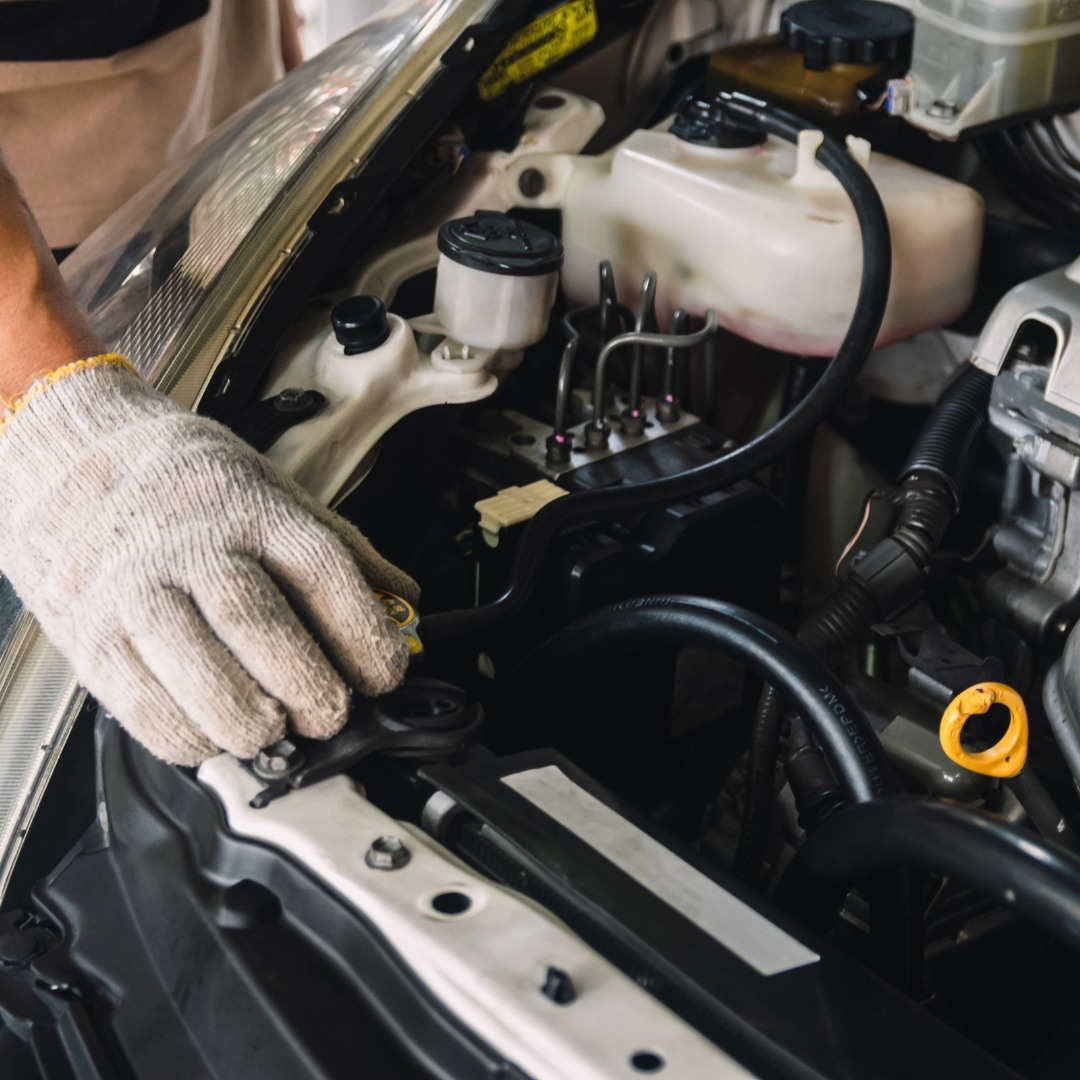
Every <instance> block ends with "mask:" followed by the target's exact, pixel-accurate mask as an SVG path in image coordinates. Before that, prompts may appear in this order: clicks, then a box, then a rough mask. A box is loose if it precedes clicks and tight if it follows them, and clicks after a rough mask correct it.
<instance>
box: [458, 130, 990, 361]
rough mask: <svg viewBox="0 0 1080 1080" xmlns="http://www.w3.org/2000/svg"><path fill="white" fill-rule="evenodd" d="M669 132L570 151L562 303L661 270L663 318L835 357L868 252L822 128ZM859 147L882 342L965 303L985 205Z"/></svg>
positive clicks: (631, 286) (945, 317)
mask: <svg viewBox="0 0 1080 1080" xmlns="http://www.w3.org/2000/svg"><path fill="white" fill-rule="evenodd" d="M666 128H667V125H663V126H661V127H660V128H657V129H653V130H642V131H636V132H634V133H633V134H631V135H630V136H629V137H628V138H627V139H626V140H625V141H624V142H622V143H620V144H619V145H618V146H616V147H615V148H614V149H612V150H610V151H608V152H607V153H605V154H603V155H600V156H598V157H585V156H579V157H576V158H575V159H574V160H573V164H572V167H571V169H570V175H569V178H568V181H567V183H566V186H565V187H564V189H563V194H562V198H561V200H560V202H561V205H562V210H563V242H564V245H565V248H566V257H565V262H564V265H563V287H564V289H565V291H566V293H567V296H568V298H569V300H570V302H571V303H574V304H587V303H595V301H596V296H595V293H596V274H597V266H598V264H599V263H600V261H601V260H603V259H609V260H610V261H611V263H612V265H613V267H614V269H615V275H616V285H617V288H618V291H619V295H620V296H623V297H631V296H634V295H636V292H637V290H638V288H639V287H640V285H641V281H642V278H643V276H644V275H645V273H646V272H647V271H649V270H655V271H656V272H657V275H658V278H657V293H656V307H657V316H658V318H659V320H660V325H661V326H666V325H668V320H669V319H670V318H671V315H672V314H673V312H674V311H675V309H676V308H684V309H686V310H687V311H689V312H691V313H694V314H698V315H700V314H704V312H705V311H706V310H707V309H708V308H710V307H712V308H715V309H716V312H717V317H718V318H719V320H720V322H721V323H722V324H723V325H724V326H726V327H727V328H728V329H730V330H733V331H734V332H735V333H737V334H740V335H742V336H743V337H746V338H749V339H750V340H752V341H756V342H758V343H759V344H762V345H766V346H769V347H771V348H775V349H780V350H782V351H784V352H790V353H798V354H801V355H811V356H827V355H832V354H833V353H835V352H836V350H837V348H838V347H839V345H840V342H841V340H842V338H843V336H844V333H845V331H846V329H847V326H848V322H849V320H850V318H851V314H852V312H853V310H854V308H855V300H856V297H857V295H858V287H859V274H860V270H861V266H862V255H861V251H862V248H861V241H860V237H859V228H858V223H857V222H856V219H855V213H854V210H853V209H852V207H851V204H850V202H849V201H848V198H847V195H845V193H844V191H843V190H842V188H841V187H840V184H839V183H838V182H837V180H836V179H835V178H834V177H833V176H832V175H831V174H830V173H828V172H826V170H825V169H824V168H823V167H822V166H820V165H818V164H817V162H816V160H815V157H814V155H815V153H816V150H817V147H818V145H819V144H820V140H821V135H820V133H819V132H804V133H803V134H802V136H801V137H800V143H799V146H798V147H796V146H794V145H792V144H791V143H788V142H785V141H783V140H780V139H777V138H774V137H772V136H770V137H769V138H767V139H765V140H764V141H763V142H761V143H760V144H758V145H755V146H742V147H734V148H727V147H724V148H720V147H716V146H710V145H699V144H696V143H694V142H690V141H687V140H686V139H683V138H679V137H677V136H676V135H675V134H672V133H671V131H669V130H667V129H666ZM861 147H862V151H861V153H862V156H863V157H864V158H866V159H868V160H867V161H866V167H867V170H868V172H869V173H870V176H871V178H872V179H873V181H874V183H875V185H876V186H877V189H878V191H879V192H880V194H881V198H882V202H883V203H884V204H885V210H886V213H887V214H888V218H889V227H890V231H891V234H892V248H893V270H892V287H891V289H890V292H889V303H888V308H887V310H886V313H885V320H884V323H883V324H882V329H881V333H880V335H879V337H878V344H879V345H884V344H887V343H889V342H891V341H897V340H900V339H902V338H906V337H909V336H910V335H912V334H916V333H919V332H920V331H924V330H929V329H931V328H933V327H937V326H942V325H944V324H946V323H948V322H951V321H952V320H953V319H955V318H956V317H957V316H959V315H960V314H961V313H962V312H963V311H964V310H965V309H966V308H967V306H968V304H969V303H970V302H971V298H972V296H973V294H974V290H975V279H976V271H977V268H978V262H979V250H980V246H981V243H982V221H983V204H982V199H981V198H980V196H979V195H978V194H977V193H976V192H975V191H973V190H972V189H971V188H969V187H967V186H965V185H963V184H959V183H956V182H955V181H952V180H948V179H945V178H944V177H941V176H937V175H935V174H933V173H929V172H926V171H925V170H923V169H920V168H917V167H916V166H913V165H908V164H906V163H905V162H902V161H898V160H896V159H894V158H890V157H886V156H885V155H883V154H877V153H874V154H870V153H869V147H868V146H867V144H865V143H862V144H861ZM440 273H441V271H440Z"/></svg>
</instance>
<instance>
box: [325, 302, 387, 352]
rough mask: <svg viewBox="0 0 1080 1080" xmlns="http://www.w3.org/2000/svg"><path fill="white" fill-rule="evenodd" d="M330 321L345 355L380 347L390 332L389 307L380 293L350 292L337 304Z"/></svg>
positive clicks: (331, 313)
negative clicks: (362, 293) (379, 296)
mask: <svg viewBox="0 0 1080 1080" xmlns="http://www.w3.org/2000/svg"><path fill="white" fill-rule="evenodd" d="M330 325H331V326H332V327H333V328H334V337H336V338H337V339H338V342H339V343H340V344H341V345H344V346H345V355H346V356H352V355H354V354H356V353H363V352H370V351H371V350H372V349H377V348H378V347H379V346H380V345H381V344H382V343H383V342H384V341H385V340H386V339H387V338H388V337H389V336H390V324H389V323H388V322H387V321H386V308H385V307H383V302H382V301H381V300H380V299H379V298H378V297H377V296H350V297H349V298H348V299H347V300H342V301H340V302H339V303H337V304H335V305H334V308H333V310H332V311H331V312H330Z"/></svg>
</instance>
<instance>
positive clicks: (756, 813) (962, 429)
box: [733, 364, 994, 882]
mask: <svg viewBox="0 0 1080 1080" xmlns="http://www.w3.org/2000/svg"><path fill="white" fill-rule="evenodd" d="M993 383H994V380H993V377H992V376H990V375H988V374H987V373H986V372H984V371H980V370H979V369H978V368H976V367H973V366H972V365H970V364H968V365H966V366H965V367H964V368H963V369H962V370H961V371H960V374H959V375H958V376H957V378H956V379H954V380H953V381H952V382H951V383H950V384H949V386H948V387H947V388H946V390H945V392H944V393H943V394H942V395H941V398H940V399H939V400H938V402H937V404H936V405H935V406H934V408H933V409H932V410H931V412H930V415H929V416H928V417H927V419H926V423H925V424H924V425H923V427H922V430H921V431H920V432H919V435H918V437H917V438H916V440H915V443H914V445H913V446H912V448H911V451H910V453H909V454H908V456H907V459H906V460H905V462H904V464H903V466H902V468H901V469H900V472H899V474H898V481H899V483H900V484H901V485H905V489H906V497H905V499H904V505H903V509H902V510H901V514H900V519H899V520H898V522H897V524H896V527H895V528H894V529H893V533H892V535H893V538H894V539H895V540H896V541H897V543H899V544H900V545H901V546H902V547H903V548H904V550H905V551H907V553H908V555H909V556H911V559H912V561H913V563H914V566H913V569H914V570H916V571H918V572H921V571H922V570H924V569H925V568H926V567H927V566H929V565H930V560H931V559H932V558H933V555H934V552H935V551H936V550H937V546H938V543H939V542H940V540H941V537H942V535H943V534H944V532H945V529H946V528H947V527H948V524H949V521H950V520H951V519H952V515H953V513H954V512H955V511H956V509H957V507H958V506H959V503H960V496H961V494H962V493H963V490H964V486H965V484H966V483H967V478H968V476H969V474H970V472H971V467H972V464H973V462H974V459H975V454H976V452H977V450H978V447H979V440H980V439H981V438H982V434H983V431H984V430H985V429H986V424H987V420H988V416H987V409H988V408H989V405H990V392H991V390H992V388H993ZM881 616H882V611H881V607H880V605H879V604H878V603H877V600H876V598H875V596H874V594H873V592H872V590H871V589H870V588H868V587H867V586H866V585H864V583H863V582H861V581H859V580H858V578H855V577H852V578H849V579H848V580H847V581H846V582H845V583H844V584H843V585H841V586H840V587H839V588H838V589H837V590H836V591H835V592H834V593H833V594H832V596H830V597H829V598H828V599H827V600H826V601H825V602H824V603H823V604H822V605H821V607H820V608H819V609H818V610H817V611H816V612H814V614H813V615H811V616H810V618H808V619H807V620H806V622H805V623H804V624H803V626H801V627H800V628H799V634H798V637H799V640H800V641H802V642H803V643H804V644H805V645H806V646H807V647H808V648H809V649H811V651H813V652H814V653H815V654H816V655H818V656H820V657H822V659H824V660H825V661H826V662H830V661H831V660H832V659H833V658H834V656H835V655H836V654H837V653H839V651H840V650H841V649H843V648H844V647H846V646H847V645H848V644H850V643H851V642H852V641H855V640H857V639H858V638H859V637H861V636H862V635H863V634H865V633H866V632H867V631H868V630H869V629H870V627H871V626H872V625H873V623H874V620H875V619H877V618H880V617H881ZM783 724H784V709H783V703H782V702H781V701H780V699H779V697H778V696H777V695H776V694H773V693H772V692H771V688H770V687H768V686H766V687H765V688H764V689H763V690H762V694H761V698H760V700H759V701H758V707H757V712H756V713H755V716H754V726H753V729H752V733H751V741H750V754H749V761H748V764H747V785H746V809H745V811H744V813H743V823H742V828H741V829H740V831H739V844H738V847H737V848H736V852H735V861H734V864H733V870H734V872H735V873H736V874H737V875H738V876H739V877H740V878H742V879H743V880H744V881H750V882H753V881H756V880H757V877H758V875H759V874H760V873H761V866H762V863H763V862H764V858H765V850H766V847H767V846H768V840H769V830H770V827H771V821H772V803H773V774H774V770H775V768H776V755H777V752H778V750H779V746H780V736H781V732H782V730H783ZM827 809H828V808H827Z"/></svg>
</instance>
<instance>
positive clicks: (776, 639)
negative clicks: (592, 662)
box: [527, 596, 897, 802]
mask: <svg viewBox="0 0 1080 1080" xmlns="http://www.w3.org/2000/svg"><path fill="white" fill-rule="evenodd" d="M691 646H698V647H702V648H709V649H715V650H716V651H718V652H720V653H723V654H724V655H726V656H730V657H733V658H734V659H736V660H738V661H739V662H740V663H742V664H743V665H744V666H746V667H747V668H749V669H750V670H751V671H753V672H754V673H755V674H757V675H759V676H760V677H761V678H763V679H765V680H767V681H768V682H771V683H772V684H773V685H774V686H776V687H777V688H778V691H779V692H780V693H781V694H782V695H783V696H784V697H785V698H786V699H787V700H788V701H790V703H791V705H792V707H793V708H796V709H798V710H799V713H800V715H801V716H803V717H805V720H806V723H807V724H809V725H810V726H811V727H812V728H813V731H814V735H815V736H816V738H817V739H818V741H819V742H820V744H821V746H822V747H823V748H824V749H825V751H826V753H827V754H828V757H829V761H830V763H831V764H832V766H833V768H834V769H835V770H836V774H837V776H839V777H840V780H841V783H842V784H843V785H844V787H845V789H846V793H847V795H848V797H849V798H850V799H851V800H852V801H854V802H865V801H866V800H868V799H874V798H880V797H882V796H883V795H885V794H888V793H889V792H892V791H895V790H896V788H897V785H896V780H895V777H894V775H893V772H892V767H891V765H890V764H889V762H888V759H887V758H886V757H885V754H884V752H883V751H882V749H881V744H880V743H879V742H878V738H877V735H876V734H875V733H874V729H873V728H872V727H871V726H870V723H869V721H867V719H866V717H865V716H864V715H863V713H862V710H861V709H860V708H859V707H858V706H857V705H856V704H855V702H854V700H853V699H852V697H851V695H850V694H849V693H848V691H847V690H846V688H845V687H844V686H843V684H842V683H840V682H838V681H837V680H836V679H835V678H834V677H833V675H832V674H831V672H830V671H829V670H828V668H827V667H825V665H824V664H822V663H821V661H820V660H818V659H817V658H816V657H815V656H813V655H812V654H811V653H810V652H809V651H807V649H806V648H805V647H803V646H802V645H800V644H799V643H798V642H797V641H796V640H795V638H793V637H792V636H791V635H790V634H789V633H787V631H785V630H782V629H781V628H780V627H778V626H776V625H774V624H773V623H771V622H769V621H768V620H767V619H763V618H761V617H760V616H758V615H755V614H753V613H752V612H750V611H747V610H745V609H744V608H740V607H736V606H735V605H734V604H725V603H723V602H721V601H719V600H710V599H706V598H704V597H695V596H651V597H644V598H642V599H638V600H624V601H622V602H621V603H618V604H612V605H611V606H609V607H606V608H601V609H600V610H599V611H594V612H592V613H591V614H588V615H585V616H583V617H582V618H580V619H578V620H577V621H576V622H574V623H571V624H570V626H568V627H566V628H565V629H563V630H561V631H559V633H557V634H556V635H555V636H554V637H552V638H550V639H549V640H548V641H547V642H545V643H544V644H543V645H541V646H540V647H539V648H538V649H537V650H536V651H535V652H533V653H532V654H531V655H530V656H529V658H528V660H527V664H528V666H529V667H530V668H535V667H543V668H545V669H546V668H547V667H569V666H573V665H579V666H580V665H581V664H583V663H587V662H588V660H589V658H590V657H594V656H602V655H606V654H609V653H618V652H629V651H631V650H638V649H653V648H658V647H667V648H688V647H691Z"/></svg>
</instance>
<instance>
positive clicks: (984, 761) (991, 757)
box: [938, 682, 1028, 779]
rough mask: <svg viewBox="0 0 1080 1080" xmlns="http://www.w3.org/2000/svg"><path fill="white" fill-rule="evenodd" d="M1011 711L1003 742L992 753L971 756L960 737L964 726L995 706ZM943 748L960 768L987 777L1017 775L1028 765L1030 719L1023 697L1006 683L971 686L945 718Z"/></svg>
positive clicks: (995, 745)
mask: <svg viewBox="0 0 1080 1080" xmlns="http://www.w3.org/2000/svg"><path fill="white" fill-rule="evenodd" d="M999 702H1000V703H1001V704H1002V705H1005V706H1006V707H1007V708H1008V710H1009V727H1008V729H1007V730H1006V732H1005V734H1004V735H1003V736H1002V737H1001V739H1000V741H999V742H997V743H995V744H994V745H993V746H991V747H990V749H989V750H981V751H980V752H979V753H977V754H969V753H968V752H967V751H966V750H965V749H964V748H963V747H962V746H961V745H960V735H961V732H963V730H964V725H965V724H966V723H967V722H968V719H969V718H970V717H972V716H979V715H980V714H982V713H985V712H989V710H990V706H991V705H996V704H998V703H999ZM938 737H939V738H940V739H941V748H942V750H944V751H945V753H946V754H947V755H948V756H949V758H950V760H952V761H955V762H956V764H957V765H961V766H963V768H965V769H970V770H971V771H972V772H977V773H982V775H983V776H998V777H1001V778H1002V779H1008V778H1009V777H1010V776H1015V775H1016V774H1017V773H1018V772H1020V770H1021V769H1022V768H1023V767H1024V765H1025V764H1026V762H1027V751H1028V718H1027V709H1025V708H1024V702H1023V700H1022V699H1021V697H1020V695H1019V694H1018V693H1017V692H1016V691H1015V690H1014V689H1013V688H1012V687H1011V686H1006V685H1005V684H1004V683H998V682H985V683H977V684H976V685H975V686H969V687H968V688H967V689H966V690H964V691H962V692H961V693H959V694H957V695H956V697H954V698H953V699H952V701H950V702H949V707H948V708H947V709H946V710H945V714H944V715H943V716H942V718H941V728H940V730H939V731H938Z"/></svg>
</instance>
